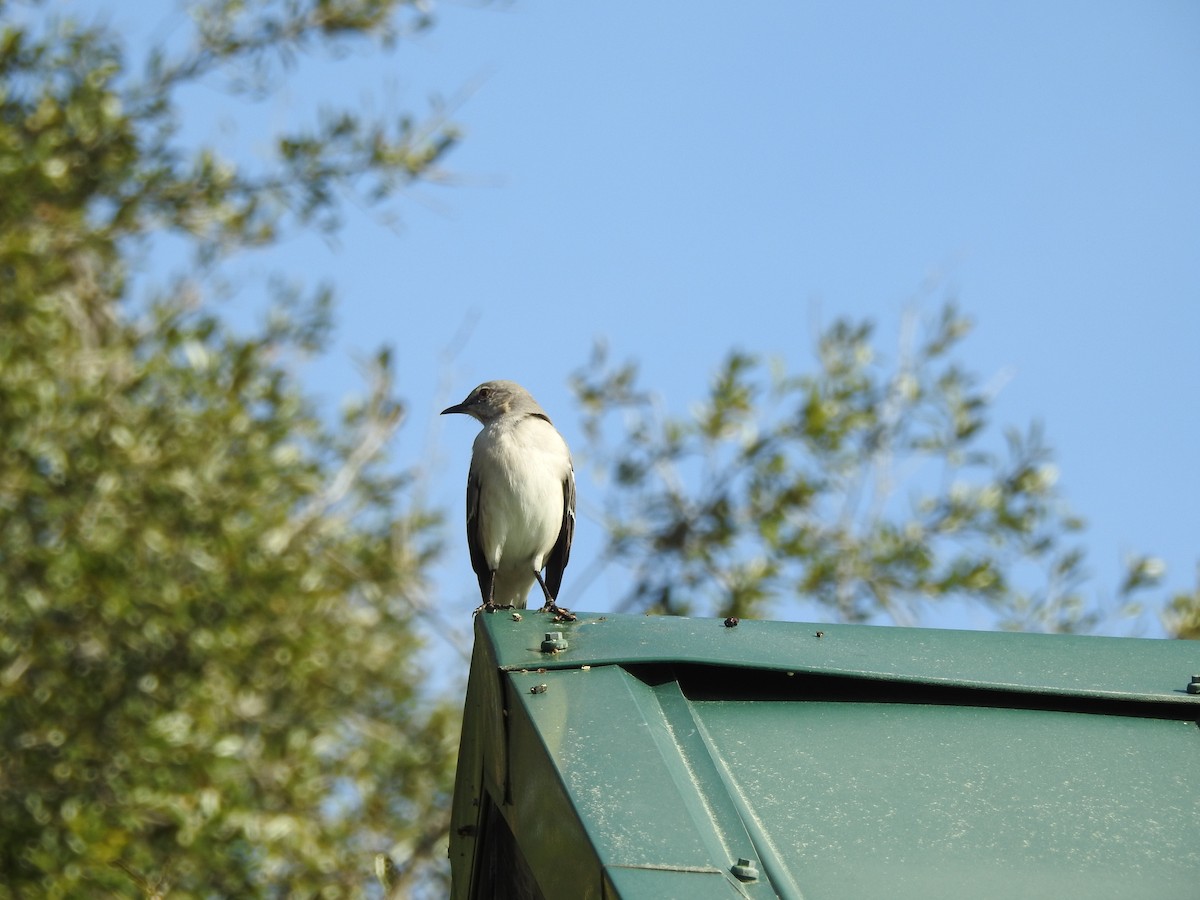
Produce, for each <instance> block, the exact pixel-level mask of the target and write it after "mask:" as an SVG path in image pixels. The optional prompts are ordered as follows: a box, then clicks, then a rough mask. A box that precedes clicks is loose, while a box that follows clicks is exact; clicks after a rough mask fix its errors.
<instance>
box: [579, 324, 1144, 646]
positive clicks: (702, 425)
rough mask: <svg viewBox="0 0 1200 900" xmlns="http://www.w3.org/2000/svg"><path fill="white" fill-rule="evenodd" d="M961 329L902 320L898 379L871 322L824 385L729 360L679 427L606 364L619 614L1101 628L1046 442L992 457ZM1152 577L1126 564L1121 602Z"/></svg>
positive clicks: (831, 338)
mask: <svg viewBox="0 0 1200 900" xmlns="http://www.w3.org/2000/svg"><path fill="white" fill-rule="evenodd" d="M968 330H969V322H968V320H967V319H966V318H965V317H964V316H963V315H962V314H961V313H960V312H959V311H958V310H957V308H956V307H955V306H954V305H953V304H947V305H946V306H945V307H944V308H943V309H942V310H941V312H940V314H939V315H938V316H936V317H935V318H934V319H933V320H931V321H929V322H927V323H925V326H924V327H923V328H919V327H917V322H916V320H915V318H913V317H910V319H909V321H908V322H907V324H906V327H905V336H904V338H903V339H902V341H901V346H900V352H899V354H898V356H897V358H896V359H895V361H894V362H893V363H892V364H891V365H890V366H888V365H884V364H883V363H882V362H881V354H880V353H879V352H878V351H877V350H876V349H875V347H874V346H873V343H872V338H873V334H872V326H871V325H870V324H869V323H856V322H852V321H849V320H844V319H843V320H838V321H836V322H834V323H833V324H832V325H831V326H830V327H829V328H827V329H826V330H825V331H824V332H823V333H822V334H821V335H820V337H819V340H818V347H817V362H818V368H817V371H816V372H815V373H813V374H800V375H795V374H790V373H788V372H786V371H784V370H783V369H782V368H781V367H780V366H778V365H776V364H765V363H763V362H762V361H761V360H759V359H758V358H756V357H754V356H751V355H749V354H744V353H739V352H734V353H731V354H730V355H729V357H728V358H727V359H726V360H725V362H724V364H723V365H722V366H721V367H720V369H719V370H718V372H717V374H716V377H715V378H714V379H713V382H712V385H711V388H710V390H709V392H708V395H707V397H705V398H704V400H703V402H702V403H701V404H699V406H698V408H697V409H696V410H695V412H694V414H693V415H691V416H687V417H676V416H671V415H668V414H665V413H663V412H661V411H660V409H659V407H658V405H657V403H656V402H655V399H654V398H653V396H652V395H650V394H648V393H646V392H644V391H642V390H641V389H639V387H638V386H637V369H636V367H635V366H634V365H632V364H625V365H616V366H614V365H612V364H610V363H609V362H608V360H607V357H606V355H605V353H604V352H603V351H599V352H598V354H597V357H596V358H595V359H593V360H592V361H591V363H590V365H589V366H588V367H586V368H584V369H581V370H580V371H579V372H577V373H576V374H575V376H574V379H573V381H574V386H575V391H576V394H577V396H578V398H579V400H580V402H581V404H582V405H583V408H584V410H585V432H586V434H587V435H588V439H589V452H590V454H591V455H592V456H593V457H594V458H595V459H596V460H598V466H599V468H600V469H601V470H602V471H603V472H605V473H607V475H608V476H609V477H610V478H611V482H612V488H611V491H610V493H609V495H608V497H607V503H608V505H607V507H606V508H605V510H604V514H603V515H604V519H605V527H606V530H607V533H608V535H609V537H608V544H607V548H606V554H605V555H606V558H607V559H608V560H610V561H615V562H618V563H621V564H624V565H627V566H628V567H629V568H630V569H631V570H632V572H633V587H632V589H631V590H630V592H629V594H628V596H627V598H626V599H625V601H624V607H625V608H643V609H647V610H649V611H652V612H657V613H668V614H680V613H688V612H692V611H700V612H704V613H709V614H712V613H715V614H717V615H720V616H728V615H732V616H755V615H759V616H761V615H765V614H769V613H772V612H774V613H775V614H779V611H780V610H779V607H780V604H781V602H782V601H783V599H784V598H802V599H804V600H806V601H809V602H810V603H811V604H812V607H814V608H815V610H816V613H817V614H818V615H821V616H832V617H834V618H836V619H838V620H841V621H847V622H864V621H878V620H883V621H892V622H897V623H900V624H912V623H915V622H916V621H918V620H919V618H920V615H921V612H922V611H923V609H924V608H925V607H927V606H928V605H929V604H932V603H935V602H938V601H941V600H948V599H958V600H967V601H971V602H981V603H984V604H987V605H988V606H990V607H991V608H992V609H993V610H994V611H995V614H996V616H997V618H998V620H999V622H1000V624H1001V625H1002V626H1004V627H1010V628H1038V629H1044V630H1053V631H1072V630H1078V629H1084V628H1087V627H1089V626H1090V625H1092V624H1094V622H1095V621H1096V618H1097V615H1098V614H1099V611H1098V609H1097V608H1096V607H1095V606H1094V605H1089V604H1088V603H1087V602H1086V600H1085V598H1084V596H1083V594H1082V592H1081V586H1082V584H1083V582H1084V580H1085V574H1086V573H1085V568H1084V553H1083V550H1082V549H1081V548H1080V547H1079V546H1078V544H1077V540H1076V536H1077V535H1078V533H1079V531H1080V529H1081V527H1082V522H1081V521H1080V520H1079V519H1078V518H1077V517H1076V516H1075V515H1073V514H1072V513H1071V512H1070V511H1069V510H1068V509H1067V508H1066V506H1065V504H1064V503H1063V501H1062V499H1061V497H1060V496H1059V494H1058V493H1057V490H1056V478H1057V473H1056V470H1055V468H1054V466H1053V464H1052V461H1051V454H1050V452H1049V450H1048V449H1047V447H1046V445H1045V443H1044V441H1043V437H1042V433H1041V429H1040V428H1038V427H1036V426H1035V427H1031V428H1029V429H1028V430H1027V431H1025V432H1021V431H1018V430H1015V429H1010V430H1009V431H1008V432H1007V433H1006V435H1005V448H1004V452H1001V453H998V452H996V451H994V450H992V449H989V448H988V447H987V446H986V444H985V443H984V438H985V435H986V425H987V413H988V407H989V404H990V400H991V397H990V395H989V393H988V391H987V390H986V389H985V388H983V387H981V386H980V385H979V384H978V381H977V379H976V378H975V377H974V376H973V375H971V374H970V373H969V372H968V371H966V370H965V369H964V368H963V367H962V366H961V365H959V364H958V363H957V362H956V361H955V360H954V351H955V349H956V347H957V345H958V344H959V343H960V342H961V340H962V339H963V337H964V336H965V335H966V334H967V332H968ZM613 433H615V434H616V437H615V438H614V437H613V436H612V435H613ZM902 491H904V493H901V492H902ZM1159 568H1160V566H1159V564H1158V563H1157V561H1156V560H1154V559H1152V558H1150V557H1140V558H1137V559H1134V560H1131V561H1130V563H1129V570H1128V573H1127V575H1126V577H1125V581H1124V583H1123V585H1122V586H1121V587H1120V589H1119V591H1118V596H1119V597H1120V599H1121V601H1122V602H1125V603H1130V602H1132V598H1133V597H1134V596H1135V595H1136V594H1137V593H1138V592H1139V591H1141V590H1143V589H1145V588H1147V587H1150V586H1152V585H1153V584H1154V583H1156V581H1157V578H1158V571H1159Z"/></svg>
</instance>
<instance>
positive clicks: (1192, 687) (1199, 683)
mask: <svg viewBox="0 0 1200 900" xmlns="http://www.w3.org/2000/svg"><path fill="white" fill-rule="evenodd" d="M1187 692H1188V693H1189V694H1200V675H1193V676H1192V680H1191V681H1190V682H1188V686H1187Z"/></svg>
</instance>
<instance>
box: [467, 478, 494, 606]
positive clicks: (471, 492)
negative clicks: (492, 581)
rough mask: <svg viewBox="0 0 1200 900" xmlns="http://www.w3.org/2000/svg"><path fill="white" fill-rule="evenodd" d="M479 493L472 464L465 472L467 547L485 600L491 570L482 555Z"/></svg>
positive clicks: (477, 481) (480, 591)
mask: <svg viewBox="0 0 1200 900" xmlns="http://www.w3.org/2000/svg"><path fill="white" fill-rule="evenodd" d="M481 493H482V492H481V491H480V490H479V478H478V476H477V475H476V474H475V466H474V465H472V466H471V471H470V472H469V473H468V474H467V549H468V550H470V551H471V568H472V569H474V570H475V577H476V578H477V579H478V580H479V593H480V594H482V595H483V599H484V600H487V598H488V596H487V594H488V579H489V578H490V577H491V572H490V571H489V569H488V563H487V559H485V558H484V555H483V540H482V538H481V537H480V531H481V529H480V519H479V504H480V494H481Z"/></svg>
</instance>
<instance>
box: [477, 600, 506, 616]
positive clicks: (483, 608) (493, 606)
mask: <svg viewBox="0 0 1200 900" xmlns="http://www.w3.org/2000/svg"><path fill="white" fill-rule="evenodd" d="M516 608H517V607H516V604H514V603H505V604H500V603H492V602H491V601H490V600H489V601H488V602H487V603H480V604H479V605H478V606H477V607H475V612H473V613H471V615H473V616H477V615H479V614H480V613H481V612H485V613H494V612H495V611H496V610H498V609H516Z"/></svg>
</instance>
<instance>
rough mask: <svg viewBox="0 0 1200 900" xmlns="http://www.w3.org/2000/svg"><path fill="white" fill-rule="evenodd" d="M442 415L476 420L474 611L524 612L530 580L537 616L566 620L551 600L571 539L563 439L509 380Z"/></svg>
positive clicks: (484, 387)
mask: <svg viewBox="0 0 1200 900" xmlns="http://www.w3.org/2000/svg"><path fill="white" fill-rule="evenodd" d="M447 413H465V414H466V415H468V416H471V417H472V418H474V419H478V420H479V421H480V422H481V423H483V430H482V431H481V432H479V436H478V437H476V438H475V446H474V449H473V451H472V453H471V471H470V474H469V475H468V476H467V547H468V548H469V549H470V551H471V568H473V569H474V570H475V575H476V576H477V577H478V578H479V592H480V593H481V594H482V595H483V603H482V604H481V605H480V606H479V609H477V610H476V612H478V611H479V610H484V611H486V612H492V611H493V610H495V609H497V608H500V607H504V608H510V609H511V608H513V607H518V608H521V609H524V608H525V605H526V601H527V596H528V594H529V589H530V588H531V587H533V582H534V581H535V580H536V581H537V583H538V584H539V585H541V588H542V594H543V595H544V596H545V598H546V603H545V605H544V606H543V607H542V611H543V612H552V613H554V614H555V615H561V616H564V617H566V618H571V619H573V618H574V616H571V614H570V611H569V610H565V609H561V608H560V607H559V606H558V605H557V604H556V603H555V600H556V599H557V598H558V589H559V586H560V585H561V584H562V576H563V569H565V568H566V567H567V560H568V559H569V558H570V555H571V539H572V537H574V534H575V470H574V469H573V468H572V466H571V451H570V450H568V449H567V442H566V441H564V440H563V438H562V435H561V434H559V433H558V432H557V431H556V430H555V428H554V426H553V425H552V424H550V417H549V416H547V415H546V412H545V410H543V409H542V408H541V407H540V406H538V403H537V401H536V400H534V399H533V397H532V396H531V395H530V393H529V391H527V390H525V388H523V387H521V386H520V385H519V384H517V383H516V382H514V381H487V382H484V383H483V384H481V385H479V387H477V388H475V390H473V391H471V393H470V394H468V395H467V399H466V400H464V401H463V402H462V403H459V404H457V405H455V406H451V407H448V408H447V409H443V410H442V415H443V416H444V415H446V414H447ZM543 568H544V569H545V570H546V577H545V578H543V577H542V569H543Z"/></svg>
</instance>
